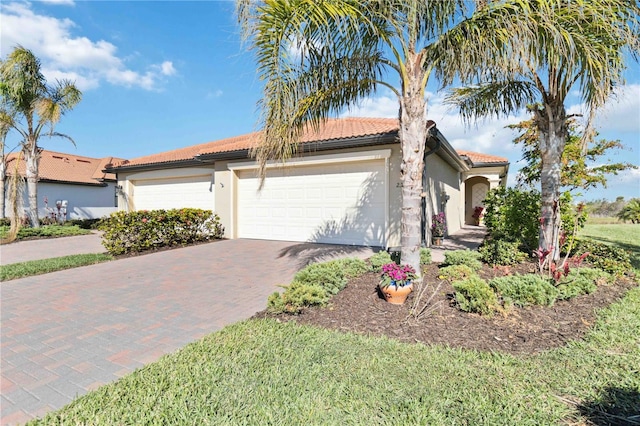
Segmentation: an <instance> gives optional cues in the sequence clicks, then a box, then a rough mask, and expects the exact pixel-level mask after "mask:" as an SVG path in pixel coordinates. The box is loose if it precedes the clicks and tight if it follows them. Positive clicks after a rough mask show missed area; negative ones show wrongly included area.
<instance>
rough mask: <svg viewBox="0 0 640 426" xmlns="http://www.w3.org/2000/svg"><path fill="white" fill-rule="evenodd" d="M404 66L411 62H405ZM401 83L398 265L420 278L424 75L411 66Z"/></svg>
mask: <svg viewBox="0 0 640 426" xmlns="http://www.w3.org/2000/svg"><path fill="white" fill-rule="evenodd" d="M407 63H408V64H410V63H412V61H407ZM407 72H408V78H406V79H405V81H403V84H404V87H403V96H402V99H401V100H400V130H399V137H400V145H401V148H402V164H401V167H400V170H401V179H402V219H401V220H402V221H401V226H402V236H401V245H402V251H401V259H402V263H406V264H409V265H411V266H412V267H413V268H414V269H415V270H416V272H417V273H418V276H420V275H421V274H420V241H421V235H420V232H421V230H420V211H421V200H420V195H421V194H422V170H423V168H424V159H423V157H424V149H425V141H426V136H427V119H426V117H425V107H426V101H425V99H424V90H423V88H422V81H423V77H424V71H423V70H422V68H421V67H418V66H415V67H413V69H410V70H408V71H407Z"/></svg>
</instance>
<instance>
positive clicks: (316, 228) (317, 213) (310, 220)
mask: <svg viewBox="0 0 640 426" xmlns="http://www.w3.org/2000/svg"><path fill="white" fill-rule="evenodd" d="M258 184H259V180H258V178H257V177H256V172H255V170H239V171H238V191H237V224H238V230H237V235H238V237H239V238H255V239H271V240H282V241H308V242H319V243H333V244H350V245H366V246H384V245H385V229H386V226H385V225H386V220H387V219H386V215H387V213H386V211H387V208H386V199H387V197H386V193H387V185H386V173H385V161H384V160H379V159H376V160H368V161H358V162H344V163H334V164H322V165H311V166H296V167H287V168H284V169H282V168H278V169H269V171H268V174H267V179H266V181H265V185H264V188H263V189H262V191H260V192H258Z"/></svg>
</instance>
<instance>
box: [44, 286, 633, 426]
mask: <svg viewBox="0 0 640 426" xmlns="http://www.w3.org/2000/svg"><path fill="white" fill-rule="evenodd" d="M639 342H640V288H636V289H634V290H633V291H631V292H630V293H629V294H628V295H627V297H626V298H625V299H624V300H623V301H621V302H619V303H616V304H614V305H612V306H611V307H610V308H608V309H606V310H604V311H602V312H601V314H600V317H599V320H598V323H597V324H596V325H595V327H594V329H593V330H592V331H591V332H590V333H589V334H588V336H587V337H586V339H585V340H584V341H579V342H573V343H571V344H569V345H568V346H567V347H565V348H561V349H558V350H553V351H550V352H546V353H544V354H542V355H538V356H519V357H515V356H510V355H505V354H500V353H480V352H476V351H470V350H459V349H449V348H445V347H441V346H429V347H427V346H424V345H421V344H404V343H399V342H396V341H393V340H390V339H387V338H371V337H366V336H360V335H355V334H344V333H339V332H335V331H327V330H322V329H317V328H313V327H309V326H300V325H296V324H293V323H278V322H276V321H272V320H249V321H245V322H242V323H238V324H235V325H233V326H230V327H226V328H225V329H223V330H222V331H220V332H217V333H213V334H211V335H209V336H207V337H205V338H203V339H202V340H200V341H198V342H195V343H192V344H190V345H188V346H186V347H185V348H183V349H182V350H180V351H178V352H176V353H175V354H172V355H168V356H165V357H163V358H161V359H160V360H159V361H158V362H155V363H152V364H150V365H147V366H145V367H143V368H142V369H139V370H137V371H136V372H134V373H132V374H130V375H128V376H125V377H123V378H122V379H121V380H119V381H118V382H115V383H113V384H110V385H107V386H104V387H102V388H100V389H98V390H96V391H94V392H92V393H90V394H88V395H86V396H83V397H80V398H78V399H77V400H75V401H74V402H73V403H71V404H70V405H68V406H66V407H65V408H63V409H62V410H59V411H57V412H54V413H50V414H49V415H48V416H46V417H45V418H44V419H42V420H40V421H34V422H33V424H47V425H51V424H59V425H62V424H65V425H66V424H172V425H180V424H190V425H200V424H215V425H224V424H251V425H253V424H282V425H294V424H304V425H313V424H318V425H320V424H323V425H328V424H330V425H333V424H354V425H372V424H388V425H401V424H421V425H427V424H428V425H442V424H451V425H453V424H470V425H515V424H517V425H539V424H562V423H565V422H567V423H568V424H583V423H584V422H585V421H587V420H590V421H592V422H593V423H595V424H606V423H604V421H605V420H608V421H610V420H612V419H615V418H614V417H611V416H618V417H619V418H626V417H630V416H632V415H633V414H636V413H639V412H640V350H639V349H638V344H639ZM605 413H606V414H605ZM620 424H622V423H620Z"/></svg>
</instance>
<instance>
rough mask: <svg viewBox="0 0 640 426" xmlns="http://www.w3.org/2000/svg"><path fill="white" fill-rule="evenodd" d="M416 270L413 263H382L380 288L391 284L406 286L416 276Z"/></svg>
mask: <svg viewBox="0 0 640 426" xmlns="http://www.w3.org/2000/svg"><path fill="white" fill-rule="evenodd" d="M416 277H417V276H416V271H415V269H413V267H411V265H398V264H396V263H395V262H391V263H387V264H385V265H382V277H381V279H380V288H385V287H389V286H396V287H404V286H405V285H409V284H411V280H414V279H415V278H416Z"/></svg>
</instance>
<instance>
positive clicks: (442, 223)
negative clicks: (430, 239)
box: [431, 212, 447, 237]
mask: <svg viewBox="0 0 640 426" xmlns="http://www.w3.org/2000/svg"><path fill="white" fill-rule="evenodd" d="M445 232H447V219H446V218H445V216H444V212H440V213H438V214H434V215H433V216H431V235H433V236H434V237H444V233H445Z"/></svg>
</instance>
